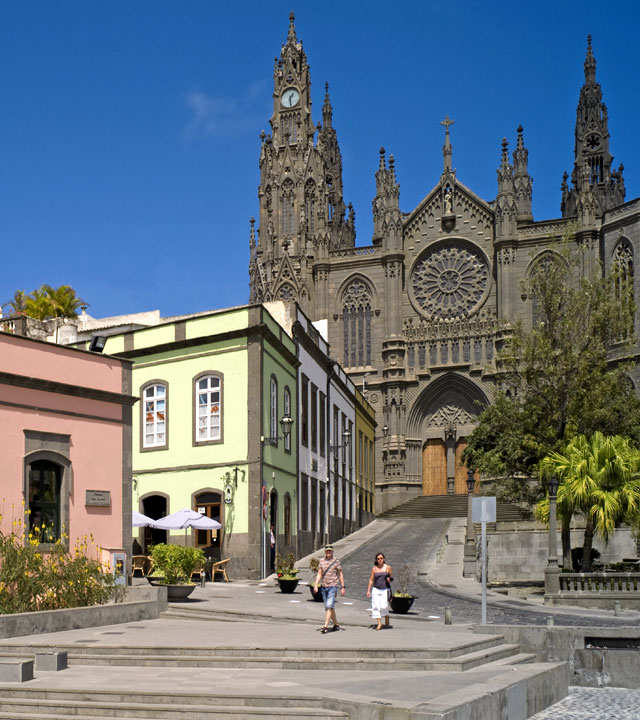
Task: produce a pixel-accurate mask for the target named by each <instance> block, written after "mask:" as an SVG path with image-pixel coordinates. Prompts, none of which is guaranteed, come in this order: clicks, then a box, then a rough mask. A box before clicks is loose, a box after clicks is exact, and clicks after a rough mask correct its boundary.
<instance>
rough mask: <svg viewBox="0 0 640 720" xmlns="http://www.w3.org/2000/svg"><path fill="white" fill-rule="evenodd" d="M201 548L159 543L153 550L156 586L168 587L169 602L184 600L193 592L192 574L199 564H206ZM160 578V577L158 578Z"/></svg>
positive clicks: (152, 563)
mask: <svg viewBox="0 0 640 720" xmlns="http://www.w3.org/2000/svg"><path fill="white" fill-rule="evenodd" d="M204 561H205V556H204V552H203V551H202V549H201V548H194V547H188V546H185V545H165V544H164V543H158V544H157V545H154V546H153V549H152V550H151V566H152V568H153V571H152V576H154V577H155V578H156V579H155V580H154V581H153V582H152V584H154V585H166V586H167V597H168V599H169V600H183V599H185V598H186V597H188V596H189V595H191V593H192V592H193V590H194V588H195V583H192V582H191V574H192V573H193V570H194V568H195V567H196V566H197V565H198V563H201V562H202V563H204ZM157 576H160V577H157Z"/></svg>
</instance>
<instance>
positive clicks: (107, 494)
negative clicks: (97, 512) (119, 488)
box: [84, 490, 111, 507]
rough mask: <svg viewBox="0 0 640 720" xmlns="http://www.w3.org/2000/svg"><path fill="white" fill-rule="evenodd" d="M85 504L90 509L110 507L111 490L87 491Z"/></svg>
mask: <svg viewBox="0 0 640 720" xmlns="http://www.w3.org/2000/svg"><path fill="white" fill-rule="evenodd" d="M84 504H85V505H87V506H90V507H110V506H111V491H110V490H87V491H86V492H85V496H84Z"/></svg>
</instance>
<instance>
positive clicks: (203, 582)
mask: <svg viewBox="0 0 640 720" xmlns="http://www.w3.org/2000/svg"><path fill="white" fill-rule="evenodd" d="M206 585H207V571H206V570H205V569H204V568H202V570H201V571H200V587H201V588H203V587H206Z"/></svg>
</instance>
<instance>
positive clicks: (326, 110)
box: [322, 82, 333, 128]
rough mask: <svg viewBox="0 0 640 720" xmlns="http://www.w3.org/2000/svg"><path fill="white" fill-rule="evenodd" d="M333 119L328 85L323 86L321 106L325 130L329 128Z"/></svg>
mask: <svg viewBox="0 0 640 720" xmlns="http://www.w3.org/2000/svg"><path fill="white" fill-rule="evenodd" d="M332 118H333V108H332V107H331V99H330V98H329V83H328V82H326V83H325V84H324V103H323V105H322V122H323V123H324V126H325V127H326V128H330V127H331V120H332Z"/></svg>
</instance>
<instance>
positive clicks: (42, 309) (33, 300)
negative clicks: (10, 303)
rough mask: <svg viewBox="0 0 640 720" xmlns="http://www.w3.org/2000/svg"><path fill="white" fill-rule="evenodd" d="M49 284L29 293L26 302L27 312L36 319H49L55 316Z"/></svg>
mask: <svg viewBox="0 0 640 720" xmlns="http://www.w3.org/2000/svg"><path fill="white" fill-rule="evenodd" d="M47 287H48V286H47V285H43V286H42V287H40V288H38V289H37V290H34V291H33V292H32V293H31V295H27V298H26V302H25V312H26V314H27V315H28V316H29V317H31V318H33V319H34V320H48V319H49V318H51V317H53V316H54V314H55V313H54V310H53V306H52V304H51V300H50V298H49V294H48V292H47Z"/></svg>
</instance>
